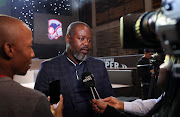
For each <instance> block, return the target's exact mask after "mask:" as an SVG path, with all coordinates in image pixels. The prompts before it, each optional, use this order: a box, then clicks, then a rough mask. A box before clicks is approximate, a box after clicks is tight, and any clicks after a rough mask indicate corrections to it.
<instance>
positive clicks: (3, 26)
mask: <svg viewBox="0 0 180 117" xmlns="http://www.w3.org/2000/svg"><path fill="white" fill-rule="evenodd" d="M31 47H32V32H31V30H30V28H28V26H27V25H26V24H25V23H23V22H22V21H20V20H18V19H16V18H13V17H9V16H5V15H0V116H1V117H52V116H53V115H52V113H51V111H50V104H49V102H48V100H47V97H46V96H45V95H44V94H43V93H41V92H39V91H36V90H33V89H29V88H25V87H23V86H21V85H20V84H19V83H17V82H15V81H13V76H14V75H15V74H18V75H25V74H26V72H27V70H28V69H29V68H30V64H31V63H32V61H31V58H33V57H34V51H33V50H32V48H31Z"/></svg>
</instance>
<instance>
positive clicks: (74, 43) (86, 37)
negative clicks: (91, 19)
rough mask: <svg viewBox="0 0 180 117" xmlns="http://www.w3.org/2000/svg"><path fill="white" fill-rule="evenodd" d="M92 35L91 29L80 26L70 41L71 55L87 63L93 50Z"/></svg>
mask: <svg viewBox="0 0 180 117" xmlns="http://www.w3.org/2000/svg"><path fill="white" fill-rule="evenodd" d="M91 41H92V34H91V30H90V28H89V27H87V26H85V25H82V24H80V25H78V26H76V28H75V29H74V33H73V35H72V37H70V40H69V47H70V51H71V54H72V55H73V56H74V57H75V58H76V59H77V60H79V61H85V60H86V58H87V55H88V52H89V49H90V48H91Z"/></svg>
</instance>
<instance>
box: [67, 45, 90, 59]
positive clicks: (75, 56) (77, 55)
mask: <svg viewBox="0 0 180 117" xmlns="http://www.w3.org/2000/svg"><path fill="white" fill-rule="evenodd" d="M69 49H70V52H71V53H72V55H73V56H74V58H75V59H77V60H79V61H86V59H87V57H88V55H81V54H80V52H75V51H74V50H73V49H72V47H71V45H69Z"/></svg>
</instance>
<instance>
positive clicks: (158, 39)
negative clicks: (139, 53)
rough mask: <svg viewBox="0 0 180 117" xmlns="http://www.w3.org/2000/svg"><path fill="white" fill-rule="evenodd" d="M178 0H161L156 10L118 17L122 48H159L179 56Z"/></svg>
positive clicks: (179, 15)
mask: <svg viewBox="0 0 180 117" xmlns="http://www.w3.org/2000/svg"><path fill="white" fill-rule="evenodd" d="M179 6H180V0H162V7H161V8H159V9H158V10H156V11H152V12H145V13H135V14H128V15H126V16H122V17H121V18H120V40H121V47H122V48H138V49H139V48H159V47H162V48H163V49H164V50H165V52H166V54H169V55H173V56H180V9H179V8H178V7H179Z"/></svg>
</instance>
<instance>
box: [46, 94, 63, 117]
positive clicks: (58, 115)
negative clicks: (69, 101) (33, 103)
mask: <svg viewBox="0 0 180 117" xmlns="http://www.w3.org/2000/svg"><path fill="white" fill-rule="evenodd" d="M59 97H60V101H59V102H58V103H57V107H55V106H54V105H51V112H52V113H53V116H54V117H63V108H64V106H63V96H62V94H61V95H60V96H59ZM48 99H50V97H48Z"/></svg>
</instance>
